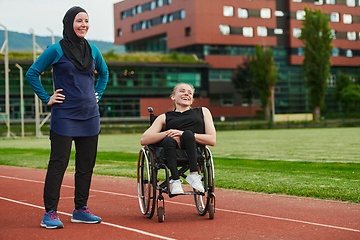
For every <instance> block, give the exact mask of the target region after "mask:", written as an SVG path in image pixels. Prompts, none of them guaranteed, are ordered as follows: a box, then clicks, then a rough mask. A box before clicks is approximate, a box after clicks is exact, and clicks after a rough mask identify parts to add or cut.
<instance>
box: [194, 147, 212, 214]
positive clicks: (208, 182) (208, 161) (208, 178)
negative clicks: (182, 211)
mask: <svg viewBox="0 0 360 240" xmlns="http://www.w3.org/2000/svg"><path fill="white" fill-rule="evenodd" d="M200 170H201V175H202V177H203V184H204V188H205V194H195V195H194V198H195V205H196V209H197V211H198V213H199V214H200V215H201V216H204V215H205V214H206V213H207V212H209V218H210V219H213V218H214V212H215V194H214V190H215V184H214V166H213V161H212V157H211V153H210V150H208V149H207V148H206V150H205V161H204V162H203V163H202V164H200Z"/></svg>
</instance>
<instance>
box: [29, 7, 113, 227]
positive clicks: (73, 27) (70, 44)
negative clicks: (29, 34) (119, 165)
mask: <svg viewBox="0 0 360 240" xmlns="http://www.w3.org/2000/svg"><path fill="white" fill-rule="evenodd" d="M88 29H89V18H88V15H87V12H86V11H85V10H84V9H83V8H81V7H72V8H70V9H69V10H68V11H67V12H66V14H65V16H64V19H63V39H62V40H61V41H60V42H58V43H56V44H53V45H51V46H50V47H49V48H47V49H46V50H45V51H44V52H43V53H42V54H41V55H40V57H39V58H38V59H37V60H36V61H35V63H34V64H33V65H32V66H31V67H30V69H29V70H28V72H27V73H26V77H27V79H28V81H29V83H30V85H31V87H32V89H33V90H34V92H35V93H36V94H37V96H38V97H39V98H40V99H41V100H42V101H43V102H44V103H46V104H47V105H49V106H52V107H51V121H50V140H51V154H50V161H49V164H48V170H47V174H46V179H45V186H44V195H43V197H44V205H45V211H46V213H45V214H44V217H43V220H42V221H41V224H40V225H41V226H42V227H46V228H62V227H63V226H64V225H63V223H62V222H61V221H60V219H59V217H58V215H57V206H58V202H59V197H60V187H61V184H62V180H63V176H64V174H65V171H66V168H67V166H68V162H69V157H70V152H71V145H72V141H74V143H75V149H76V154H75V196H74V203H75V209H74V211H73V215H72V218H71V222H76V223H79V222H80V223H99V222H101V218H100V217H97V216H95V215H93V214H92V213H91V212H90V211H89V210H88V208H87V201H88V197H89V189H90V184H91V177H92V173H93V168H94V166H95V159H96V153H97V144H98V135H99V133H100V114H99V107H98V104H97V102H98V101H99V100H100V99H101V97H102V95H103V92H104V90H105V88H106V84H107V81H108V77H109V72H108V68H107V66H106V64H105V61H104V59H103V58H102V56H101V53H100V51H99V49H98V48H97V47H96V46H94V45H92V44H89V43H88V41H87V40H86V39H85V36H86V34H87V31H88ZM50 66H52V67H53V81H54V88H55V89H54V90H55V93H54V94H52V95H51V96H49V95H48V94H47V93H46V91H45V89H44V87H43V86H42V84H41V81H40V78H39V76H40V75H41V73H42V72H43V71H44V70H45V69H46V68H48V67H50ZM95 70H96V71H97V73H98V75H99V78H98V80H97V83H96V87H94V85H95V73H94V72H95Z"/></svg>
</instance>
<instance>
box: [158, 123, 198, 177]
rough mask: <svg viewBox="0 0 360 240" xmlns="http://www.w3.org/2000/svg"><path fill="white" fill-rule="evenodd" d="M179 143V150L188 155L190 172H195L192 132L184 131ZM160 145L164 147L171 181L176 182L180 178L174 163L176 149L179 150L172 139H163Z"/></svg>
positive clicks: (195, 157)
mask: <svg viewBox="0 0 360 240" xmlns="http://www.w3.org/2000/svg"><path fill="white" fill-rule="evenodd" d="M180 142H181V149H185V150H186V153H187V155H188V158H189V168H190V172H197V170H198V169H197V154H196V141H195V137H194V134H193V132H191V131H189V130H186V131H184V132H183V134H182V135H181V137H180ZM162 145H163V147H164V152H165V158H166V160H167V166H168V168H169V169H170V172H171V175H172V177H171V179H173V180H177V179H179V178H180V176H179V171H178V169H177V161H176V158H177V157H176V149H177V148H179V146H178V144H177V142H176V141H175V139H173V138H172V137H165V138H164V139H163V141H162Z"/></svg>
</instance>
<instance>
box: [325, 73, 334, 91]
mask: <svg viewBox="0 0 360 240" xmlns="http://www.w3.org/2000/svg"><path fill="white" fill-rule="evenodd" d="M327 83H328V87H331V88H334V87H335V85H336V75H334V74H331V75H330V77H329V78H328V80H327Z"/></svg>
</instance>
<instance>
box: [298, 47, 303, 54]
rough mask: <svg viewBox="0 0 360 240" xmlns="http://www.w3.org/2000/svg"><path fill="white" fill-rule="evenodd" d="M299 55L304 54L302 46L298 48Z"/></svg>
mask: <svg viewBox="0 0 360 240" xmlns="http://www.w3.org/2000/svg"><path fill="white" fill-rule="evenodd" d="M298 55H304V51H303V48H302V47H299V48H298Z"/></svg>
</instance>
